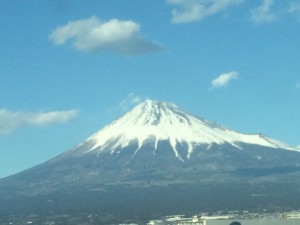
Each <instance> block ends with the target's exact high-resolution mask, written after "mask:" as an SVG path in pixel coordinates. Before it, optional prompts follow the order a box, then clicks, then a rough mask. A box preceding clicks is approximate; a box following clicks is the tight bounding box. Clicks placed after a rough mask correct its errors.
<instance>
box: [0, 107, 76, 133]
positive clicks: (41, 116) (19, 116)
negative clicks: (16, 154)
mask: <svg viewBox="0 0 300 225" xmlns="http://www.w3.org/2000/svg"><path fill="white" fill-rule="evenodd" d="M78 114H79V112H78V110H67V111H52V112H38V113H34V112H25V111H10V110H7V109H0V134H9V133H12V132H14V131H15V130H17V129H18V128H20V127H23V126H44V125H48V124H54V123H66V122H69V121H70V120H73V119H75V118H76V117H77V116H78Z"/></svg>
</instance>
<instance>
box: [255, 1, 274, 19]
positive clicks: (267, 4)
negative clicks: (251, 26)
mask: <svg viewBox="0 0 300 225" xmlns="http://www.w3.org/2000/svg"><path fill="white" fill-rule="evenodd" d="M274 2H275V0H263V1H262V4H261V5H260V6H259V7H258V8H256V9H253V10H251V20H252V21H253V22H254V23H256V24H262V23H270V22H273V21H275V20H276V19H277V18H276V16H275V15H274V14H273V13H272V12H271V8H272V6H273V5H274Z"/></svg>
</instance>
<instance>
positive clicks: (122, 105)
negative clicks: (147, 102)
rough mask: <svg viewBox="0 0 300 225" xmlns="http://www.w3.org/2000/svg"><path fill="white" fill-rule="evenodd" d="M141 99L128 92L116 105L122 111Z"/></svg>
mask: <svg viewBox="0 0 300 225" xmlns="http://www.w3.org/2000/svg"><path fill="white" fill-rule="evenodd" d="M141 101H142V98H141V97H140V96H138V95H136V94H134V93H130V94H129V95H128V96H127V97H126V98H125V99H123V100H122V101H121V102H120V103H119V105H118V107H119V108H120V109H121V110H122V111H126V110H128V108H130V107H132V106H133V105H136V104H138V103H140V102H141Z"/></svg>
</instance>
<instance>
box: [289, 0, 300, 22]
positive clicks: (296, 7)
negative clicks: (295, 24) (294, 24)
mask: <svg viewBox="0 0 300 225" xmlns="http://www.w3.org/2000/svg"><path fill="white" fill-rule="evenodd" d="M288 12H289V13H291V14H294V15H296V17H297V18H298V21H299V22H300V2H299V1H298V2H297V1H293V2H290V3H289V7H288Z"/></svg>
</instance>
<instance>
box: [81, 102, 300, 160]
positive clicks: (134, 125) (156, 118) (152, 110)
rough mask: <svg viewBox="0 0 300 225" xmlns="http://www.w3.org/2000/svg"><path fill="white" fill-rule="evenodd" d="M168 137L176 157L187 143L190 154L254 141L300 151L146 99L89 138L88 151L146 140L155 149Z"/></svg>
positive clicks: (106, 149)
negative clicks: (214, 145)
mask: <svg viewBox="0 0 300 225" xmlns="http://www.w3.org/2000/svg"><path fill="white" fill-rule="evenodd" d="M160 141H167V142H169V144H170V145H171V146H172V150H173V151H174V154H175V156H176V157H179V158H181V156H180V154H179V152H178V150H177V147H178V146H187V151H186V156H187V158H189V157H190V155H191V154H192V153H193V151H194V149H195V148H197V147H199V146H201V145H207V146H208V148H209V147H210V146H211V145H213V144H216V145H222V144H225V143H226V144H230V145H232V146H234V147H236V148H240V149H242V144H253V145H259V146H264V147H270V148H276V149H287V150H294V151H298V149H297V148H293V147H291V146H288V145H286V144H284V143H281V142H279V141H276V140H273V139H270V138H267V137H265V136H264V135H261V134H254V135H250V134H242V133H239V132H236V131H234V130H231V129H227V128H224V127H222V126H220V125H217V124H215V123H213V122H209V121H207V120H205V119H201V118H198V117H196V116H193V115H192V114H189V113H187V112H185V111H183V110H181V109H180V108H178V107H177V106H176V105H174V104H172V103H166V102H160V101H152V100H146V101H145V102H142V103H140V104H139V105H138V106H136V107H135V108H134V109H133V110H131V111H130V112H128V113H127V114H125V115H124V116H123V117H121V118H120V119H118V120H116V121H114V122H113V123H112V124H111V125H108V126H107V127H105V128H104V129H102V130H100V131H99V132H97V133H96V134H94V135H93V136H91V137H90V138H88V139H87V140H86V142H85V143H83V144H87V143H88V146H89V147H88V148H87V149H84V150H85V151H87V152H96V153H101V152H105V151H106V152H110V153H114V152H116V151H117V150H118V149H124V148H126V147H128V146H130V145H131V144H132V143H133V142H137V143H138V146H137V149H136V151H135V153H137V152H138V151H139V149H141V147H142V146H143V145H144V144H145V143H149V142H150V143H152V144H153V148H154V149H153V152H155V151H156V150H157V146H158V142H160Z"/></svg>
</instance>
